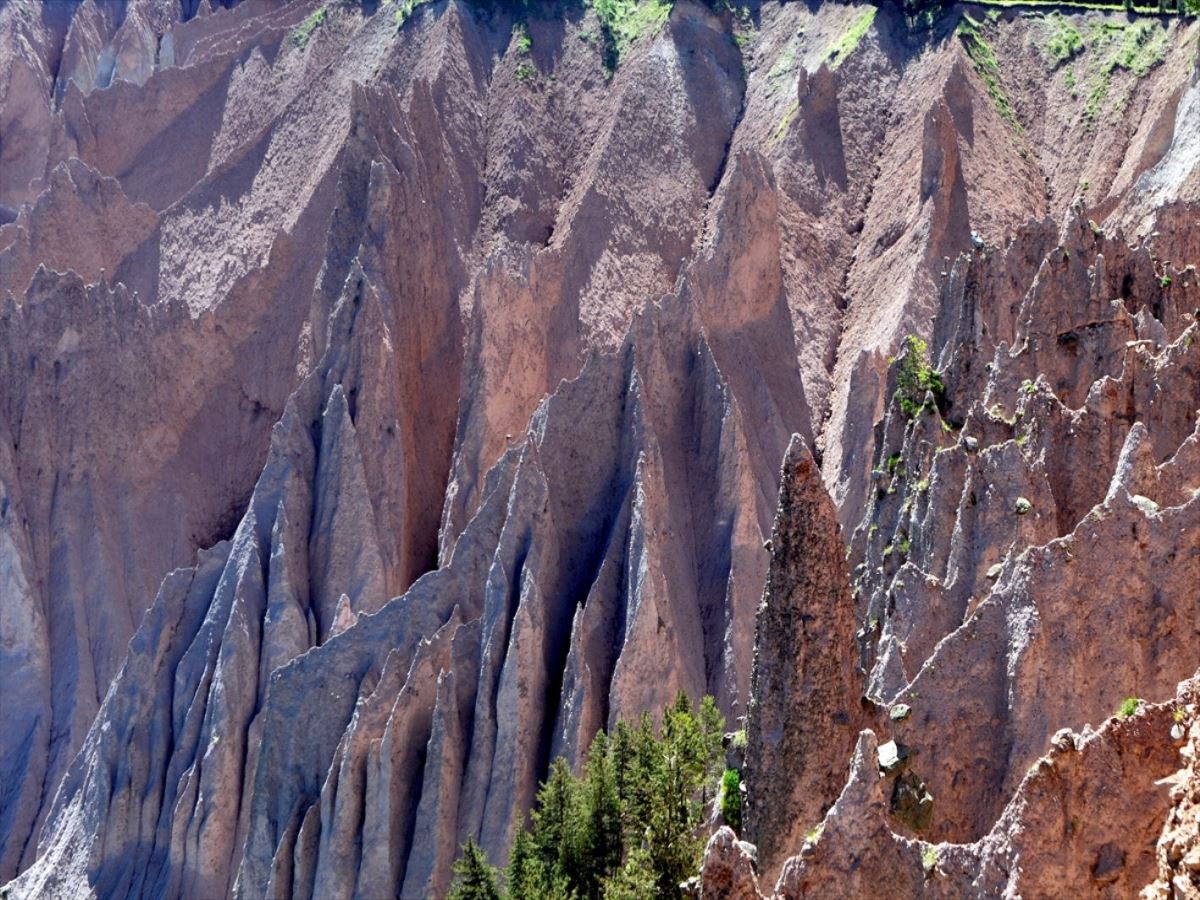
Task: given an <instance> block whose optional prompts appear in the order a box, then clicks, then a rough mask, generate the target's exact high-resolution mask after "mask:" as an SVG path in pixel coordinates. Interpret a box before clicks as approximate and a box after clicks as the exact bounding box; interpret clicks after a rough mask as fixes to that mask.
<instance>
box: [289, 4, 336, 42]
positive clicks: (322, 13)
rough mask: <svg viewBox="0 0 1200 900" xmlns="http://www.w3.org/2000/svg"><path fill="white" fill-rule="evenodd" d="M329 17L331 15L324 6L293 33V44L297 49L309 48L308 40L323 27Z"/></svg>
mask: <svg viewBox="0 0 1200 900" xmlns="http://www.w3.org/2000/svg"><path fill="white" fill-rule="evenodd" d="M327 15H329V10H327V9H326V8H325V7H323V6H322V7H321V8H320V9H318V10H316V11H315V12H314V13H313V14H312V15H311V16H309V17H308V18H307V19H305V20H304V21H303V22H301V23H300V24H299V25H298V26H297V28H296V30H295V31H293V32H292V43H293V44H295V45H296V46H297V47H307V46H308V39H309V38H310V37H312V33H313V32H314V31H316V30H317V29H318V28H320V27H321V24H322V23H323V22H324V21H325V17H326V16H327Z"/></svg>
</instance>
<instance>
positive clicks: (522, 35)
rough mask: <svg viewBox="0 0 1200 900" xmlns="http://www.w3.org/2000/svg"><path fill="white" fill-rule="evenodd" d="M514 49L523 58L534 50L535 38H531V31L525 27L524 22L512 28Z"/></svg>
mask: <svg viewBox="0 0 1200 900" xmlns="http://www.w3.org/2000/svg"><path fill="white" fill-rule="evenodd" d="M512 37H513V49H514V50H516V51H517V53H518V54H520V55H521V56H528V55H529V51H531V50H532V49H533V38H531V37H530V36H529V29H528V28H526V27H525V23H524V22H518V23H517V24H516V25H514V26H513V27H512Z"/></svg>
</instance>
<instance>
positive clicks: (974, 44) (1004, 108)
mask: <svg viewBox="0 0 1200 900" xmlns="http://www.w3.org/2000/svg"><path fill="white" fill-rule="evenodd" d="M979 25H980V23H979V22H976V21H975V20H974V19H972V18H971V17H970V16H963V17H962V21H960V22H959V23H958V36H959V37H960V38H961V39H962V42H963V47H964V48H965V49H966V51H967V56H969V57H970V58H971V62H972V63H974V65H975V71H976V72H977V73H979V77H980V78H982V79H983V83H984V84H985V85H986V86H987V90H988V94H989V95H990V96H991V98H992V102H993V103H995V104H996V110H997V111H998V112H999V113H1000V115H1001V117H1003V119H1004V121H1006V122H1008V124H1009V125H1011V126H1012V127H1013V128H1015V129H1016V130H1017V131H1018V132H1021V131H1024V129H1023V128H1022V127H1021V123H1020V122H1019V121H1018V120H1017V114H1016V112H1014V111H1013V108H1012V104H1011V103H1009V101H1008V95H1007V94H1006V93H1004V83H1003V81H1002V79H1001V77H1000V63H999V62H998V61H997V60H996V53H995V51H994V50H992V46H991V44H989V43H988V42H987V41H986V40H985V39H984V37H983V32H982V31H980V30H979Z"/></svg>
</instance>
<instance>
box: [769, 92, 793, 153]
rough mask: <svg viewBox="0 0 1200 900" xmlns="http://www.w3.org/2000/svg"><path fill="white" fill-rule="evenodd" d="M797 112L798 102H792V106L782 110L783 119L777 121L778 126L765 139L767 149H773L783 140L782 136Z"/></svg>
mask: <svg viewBox="0 0 1200 900" xmlns="http://www.w3.org/2000/svg"><path fill="white" fill-rule="evenodd" d="M798 112H800V101H799V100H793V101H792V104H791V105H790V106H789V107H788V108H787V109H786V110H784V112H783V117H782V118H781V119H780V120H779V125H777V126H776V128H775V131H774V132H772V134H771V136H770V137H769V138H767V146H768V147H774V146H775V145H776V144H778V143H779V142H780V141H782V140H783V138H784V135H786V134H787V132H788V128H790V127H791V125H792V119H794V118H796V113H798Z"/></svg>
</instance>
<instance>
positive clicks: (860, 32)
mask: <svg viewBox="0 0 1200 900" xmlns="http://www.w3.org/2000/svg"><path fill="white" fill-rule="evenodd" d="M877 9H878V8H877V7H874V6H869V7H867V8H866V9H864V10H863V11H862V12H861V13H860V14H859V15H858V17H857V18H856V19H855V20H854V21H853V22H852V23H851V25H850V27H849V28H848V29H847V30H846V33H845V34H843V35H842V36H841V37H840V38H838V39H837V41H835V42H834V44H833V46H832V47H830V48H829V53H828V55H827V56H826V59H828V60H829V67H830V68H831V69H836V68H837V67H838V66H840V65H841V64H842V63H843V62H845V61H846V58H847V57H848V56H849V55H850V54H851V53H853V52H854V51H855V49H856V48H857V47H858V45H859V44H860V43H862V39H863V38H864V37H865V36H866V34H867V32H868V31H870V30H871V23H872V22H874V21H875V12H876V10H877Z"/></svg>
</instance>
